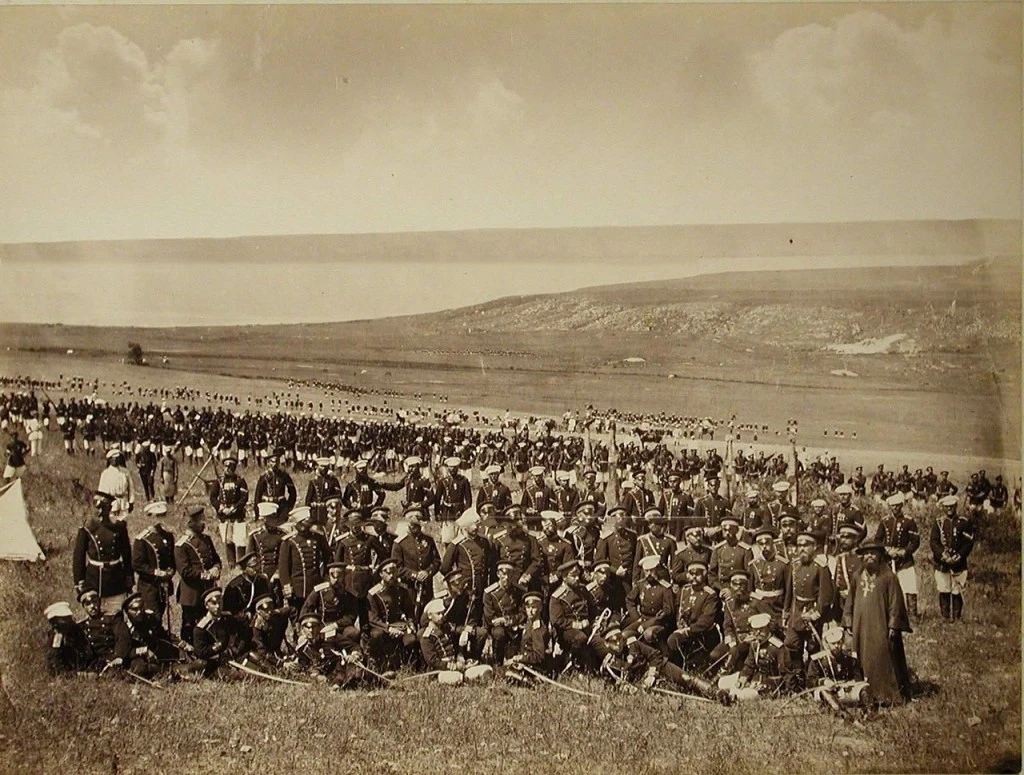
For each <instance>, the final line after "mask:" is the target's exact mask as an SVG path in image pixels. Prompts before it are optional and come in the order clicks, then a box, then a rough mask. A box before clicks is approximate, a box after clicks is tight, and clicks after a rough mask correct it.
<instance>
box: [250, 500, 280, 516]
mask: <svg viewBox="0 0 1024 775" xmlns="http://www.w3.org/2000/svg"><path fill="white" fill-rule="evenodd" d="M278 511H279V508H278V505H277V504H276V503H271V502H270V501H263V502H262V503H257V504H256V513H257V514H259V515H260V516H261V517H270V516H273V515H274V514H277V512H278Z"/></svg>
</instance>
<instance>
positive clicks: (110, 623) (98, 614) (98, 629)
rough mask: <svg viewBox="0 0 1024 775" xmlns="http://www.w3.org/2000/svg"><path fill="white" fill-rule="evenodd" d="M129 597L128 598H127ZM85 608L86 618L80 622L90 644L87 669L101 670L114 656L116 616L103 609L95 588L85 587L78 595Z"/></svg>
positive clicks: (79, 624)
mask: <svg viewBox="0 0 1024 775" xmlns="http://www.w3.org/2000/svg"><path fill="white" fill-rule="evenodd" d="M125 599H127V598H125ZM78 602H79V603H81V605H82V608H83V609H84V610H85V618H84V619H83V620H82V621H80V622H79V623H78V626H79V627H80V628H81V629H82V633H83V634H84V635H85V640H86V643H88V645H89V652H88V664H87V666H86V669H87V670H94V671H97V672H98V671H101V670H103V668H105V667H106V666H107V665H108V663H109V662H111V660H113V659H114V658H115V657H114V617H112V616H107V615H106V614H105V613H104V612H103V609H102V606H101V601H100V596H99V594H98V593H97V592H96V590H94V589H85V590H83V591H82V592H80V593H79V595H78Z"/></svg>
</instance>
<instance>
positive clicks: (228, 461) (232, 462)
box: [224, 457, 238, 466]
mask: <svg viewBox="0 0 1024 775" xmlns="http://www.w3.org/2000/svg"><path fill="white" fill-rule="evenodd" d="M224 465H226V466H237V465H238V458H237V457H226V458H224Z"/></svg>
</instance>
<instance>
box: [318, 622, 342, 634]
mask: <svg viewBox="0 0 1024 775" xmlns="http://www.w3.org/2000/svg"><path fill="white" fill-rule="evenodd" d="M320 634H321V635H322V636H323V637H325V638H333V637H334V636H335V635H337V634H338V623H337V622H331V623H330V624H328V625H327V626H326V627H324V628H323V629H322V630H321V631H320Z"/></svg>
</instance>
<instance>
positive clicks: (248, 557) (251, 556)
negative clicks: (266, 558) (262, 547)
mask: <svg viewBox="0 0 1024 775" xmlns="http://www.w3.org/2000/svg"><path fill="white" fill-rule="evenodd" d="M258 559H259V555H258V554H256V552H247V553H246V554H243V555H242V556H241V557H239V558H238V567H239V568H244V567H245V566H246V565H248V564H249V563H250V562H252V561H253V560H258Z"/></svg>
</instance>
